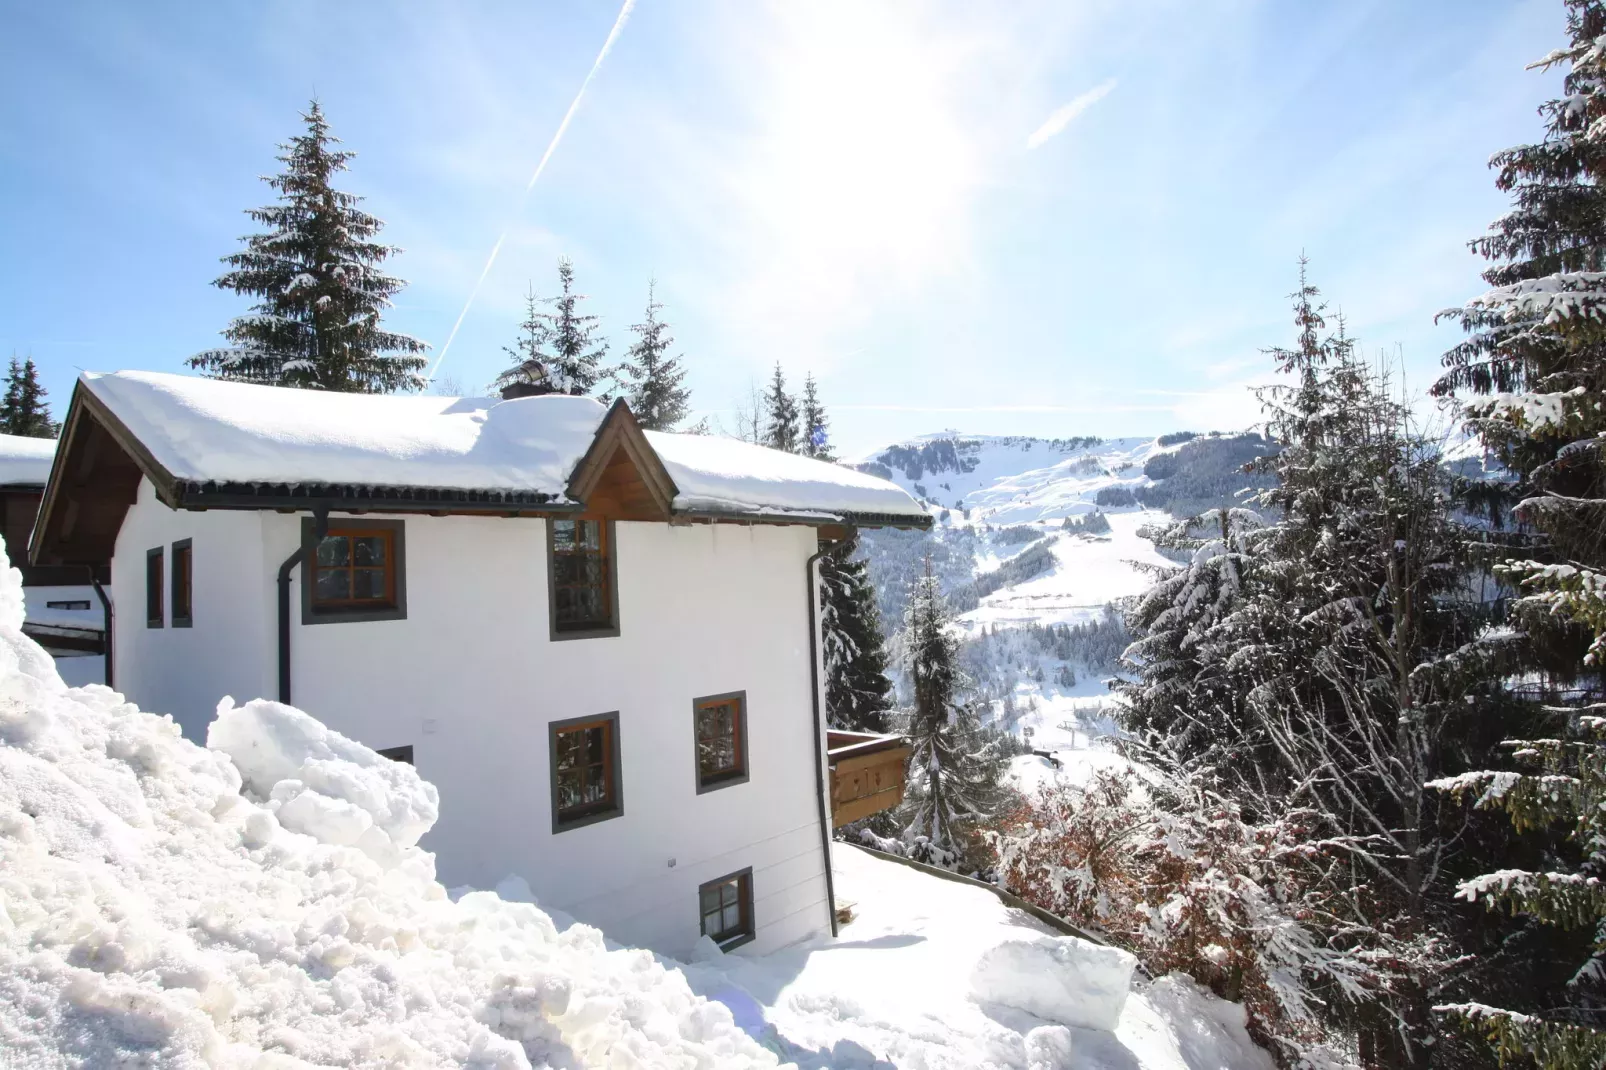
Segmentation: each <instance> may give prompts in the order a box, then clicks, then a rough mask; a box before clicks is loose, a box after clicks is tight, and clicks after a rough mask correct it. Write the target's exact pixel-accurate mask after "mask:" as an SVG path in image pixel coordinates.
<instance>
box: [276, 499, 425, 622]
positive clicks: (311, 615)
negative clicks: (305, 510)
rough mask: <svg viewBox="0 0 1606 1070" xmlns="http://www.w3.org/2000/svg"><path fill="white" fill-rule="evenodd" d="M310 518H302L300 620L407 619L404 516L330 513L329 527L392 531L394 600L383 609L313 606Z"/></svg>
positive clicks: (313, 548)
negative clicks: (382, 518) (323, 607)
mask: <svg viewBox="0 0 1606 1070" xmlns="http://www.w3.org/2000/svg"><path fill="white" fill-rule="evenodd" d="M312 525H313V518H312V517H310V516H304V517H302V518H301V555H302V556H301V623H302V624H361V623H365V622H368V621H381V620H406V619H407V523H406V521H404V520H374V519H369V518H368V517H366V516H340V517H330V518H329V527H330V528H343V527H353V528H359V527H360V528H374V529H376V530H384V531H392V532H395V536H394V537H393V539H392V540H391V541H392V545H393V546H394V547H395V550H396V562H395V569H396V604H395V605H394V606H386V607H384V608H383V609H337V610H327V609H325V610H317V611H314V610H313V608H312V571H313V569H312V562H313V553H314V552H315V550H316V549H317V546H316V540H314V539H313V537H312Z"/></svg>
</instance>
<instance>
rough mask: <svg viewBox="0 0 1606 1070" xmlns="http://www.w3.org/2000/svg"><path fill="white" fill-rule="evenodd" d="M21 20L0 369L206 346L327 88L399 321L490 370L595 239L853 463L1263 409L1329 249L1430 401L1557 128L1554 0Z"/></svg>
mask: <svg viewBox="0 0 1606 1070" xmlns="http://www.w3.org/2000/svg"><path fill="white" fill-rule="evenodd" d="M619 10H620V9H619V7H618V6H617V5H616V4H613V3H611V2H610V3H600V2H593V0H583V2H582V0H550V2H547V0H523V2H508V3H490V2H485V3H473V4H468V3H463V4H455V3H443V2H432V3H431V2H420V3H409V4H393V3H378V2H365V0H354V2H349V3H342V4H338V5H334V4H326V3H321V2H314V0H278V2H271V3H263V4H208V5H201V4H192V3H161V2H150V3H140V4H127V3H123V2H116V0H113V2H96V0H79V2H75V3H72V4H10V5H7V6H6V9H5V12H4V13H3V14H0V356H4V355H9V354H10V353H13V352H14V353H16V354H17V355H19V356H27V355H32V356H33V358H34V359H35V360H36V361H37V362H38V363H39V364H40V366H41V367H42V369H43V371H44V374H45V382H46V386H47V388H48V389H49V391H50V393H51V399H52V401H53V402H54V404H55V405H56V411H57V414H58V415H60V414H61V412H62V411H63V410H64V409H65V404H66V400H67V397H68V395H69V393H70V390H71V385H72V381H73V377H74V376H75V375H76V374H77V372H78V371H79V370H80V369H93V370H114V369H122V368H150V369H163V370H181V369H182V366H183V361H184V359H185V358H186V357H188V356H189V355H191V354H192V353H195V352H197V351H199V350H201V349H204V348H206V347H208V346H211V345H214V344H215V343H216V342H217V340H218V337H217V331H218V329H219V328H220V327H222V326H223V325H224V323H226V322H227V320H228V319H229V317H231V316H232V315H235V314H238V313H241V312H243V311H245V302H244V300H243V299H241V298H239V297H237V296H236V295H234V294H231V293H227V292H224V291H220V290H217V289H215V288H214V287H212V286H211V285H209V284H210V282H211V280H212V279H213V278H215V277H216V275H217V274H218V272H219V264H218V258H219V257H220V256H222V255H224V254H226V253H229V252H232V251H233V250H234V249H235V248H237V239H238V237H239V236H240V235H242V234H245V233H247V232H249V230H250V228H251V224H250V223H249V221H248V220H247V219H246V218H245V217H244V216H243V215H242V214H241V213H242V211H243V210H244V209H245V208H248V207H251V206H254V205H257V204H260V203H265V202H266V201H267V200H268V199H269V191H268V189H267V187H266V186H265V185H264V184H262V183H261V182H260V181H259V177H258V176H260V175H262V174H265V173H268V172H270V171H272V170H274V169H276V166H277V165H276V163H275V161H274V159H273V157H274V154H275V152H276V149H275V145H276V144H277V143H278V142H279V141H282V140H283V139H284V138H285V137H287V136H288V135H290V134H291V133H293V132H294V131H295V130H296V129H297V127H298V124H299V120H298V118H297V114H298V111H299V110H300V109H302V108H304V107H305V105H306V102H307V100H308V98H309V97H311V96H312V95H314V94H316V95H317V96H318V97H319V99H320V100H321V101H322V102H323V105H324V108H325V110H326V112H327V114H328V116H329V119H330V122H331V124H332V126H333V129H334V131H335V133H336V134H337V135H338V136H340V137H341V138H342V139H343V140H344V141H345V143H346V145H347V147H348V148H351V149H354V150H356V151H357V152H358V153H359V155H358V157H357V158H356V160H355V161H353V166H352V171H351V172H350V173H349V174H348V175H346V176H345V183H344V185H345V188H347V189H350V190H351V191H353V192H356V193H360V194H362V195H364V196H365V197H366V198H367V199H368V206H369V207H370V208H371V209H372V210H373V211H375V212H376V213H377V214H378V215H379V216H380V217H382V218H383V219H385V220H386V221H387V224H388V225H387V228H386V231H385V238H386V240H388V241H390V242H393V243H395V244H396V245H399V246H401V247H402V248H403V249H404V250H405V252H404V253H403V254H402V255H401V256H400V257H399V258H398V259H397V260H395V261H394V266H395V270H396V272H397V273H398V274H400V275H401V276H402V277H404V278H405V279H407V280H408V281H409V283H410V285H409V286H408V288H407V289H406V290H405V291H404V292H403V293H402V295H401V296H400V298H399V300H398V302H397V305H396V307H395V309H394V310H393V311H392V313H391V314H390V316H389V323H390V324H391V325H392V326H393V327H395V328H397V329H400V330H404V331H408V332H410V333H412V334H415V335H417V336H419V337H421V338H424V339H426V340H427V341H429V342H431V343H433V344H434V345H435V347H436V349H437V351H438V350H439V348H440V346H441V344H442V343H443V342H445V340H446V338H447V336H448V334H449V333H450V331H451V328H452V325H453V323H454V322H455V321H456V320H457V318H458V315H459V313H460V312H461V311H462V309H463V306H464V302H465V301H466V300H467V298H468V296H469V294H470V292H471V291H472V290H473V288H474V285H475V280H476V278H477V277H478V276H479V274H480V272H481V270H482V268H483V266H484V264H485V261H486V257H487V255H488V254H489V252H490V250H491V248H492V247H493V245H494V244H495V243H496V241H497V239H498V237H499V236H500V235H502V234H504V233H505V234H506V240H505V242H504V244H503V247H502V250H501V253H500V256H499V257H498V259H497V262H496V264H495V265H494V267H493V268H492V270H491V272H490V273H489V275H488V276H487V277H486V280H485V284H484V286H483V288H482V289H481V290H480V292H479V295H478V298H477V299H476V301H475V304H474V305H473V307H472V308H471V309H470V311H469V312H468V315H467V316H466V317H465V319H464V321H463V326H462V329H461V331H460V333H459V334H458V335H457V337H456V340H455V341H454V342H453V343H452V346H451V349H450V351H449V352H448V353H447V354H446V358H445V361H444V364H443V366H442V368H441V371H440V374H441V376H442V377H443V379H444V380H445V381H446V385H448V386H454V385H455V386H458V387H461V388H462V389H464V390H466V391H468V392H478V391H480V390H482V389H483V388H484V385H485V384H486V383H488V382H489V381H490V380H491V379H492V378H493V377H494V376H495V374H496V373H497V372H498V371H499V370H500V369H501V367H502V366H503V364H504V358H503V354H502V353H501V347H502V346H503V345H505V344H507V343H508V342H509V341H510V340H511V338H512V336H513V334H514V329H515V325H516V323H517V320H518V318H519V312H520V308H521V303H522V296H523V294H524V292H525V288H526V286H527V285H529V284H531V283H533V284H534V286H535V287H536V289H537V291H538V292H541V291H543V289H546V290H548V291H549V290H550V287H551V285H552V283H553V280H554V277H555V262H556V260H557V258H558V256H560V255H568V256H570V257H572V258H573V259H574V261H575V266H576V272H577V276H578V279H579V282H580V285H581V289H582V290H583V291H584V292H586V293H588V294H590V295H591V300H590V301H589V306H590V310H591V311H593V312H595V313H597V314H599V315H601V316H602V317H603V318H604V326H605V328H606V330H607V334H608V336H609V337H610V339H611V340H612V341H613V343H614V345H615V347H616V350H622V348H623V346H624V345H625V344H626V343H627V342H628V340H629V337H630V336H629V334H628V331H627V327H628V325H629V324H631V323H634V322H637V321H638V319H639V317H640V313H641V310H642V307H643V305H644V304H645V300H646V289H647V281H648V279H649V278H654V277H655V278H656V279H657V280H658V288H659V296H660V298H661V299H662V300H663V301H664V302H665V303H666V305H667V306H668V308H667V311H666V313H665V315H666V317H667V318H668V319H669V321H670V323H671V324H672V325H673V327H674V331H675V334H676V336H677V340H678V346H679V349H680V350H681V351H683V352H684V355H685V358H686V361H687V364H688V365H689V367H690V380H689V381H690V384H691V386H692V388H693V390H694V402H695V404H696V405H697V407H698V409H699V410H700V411H703V412H707V413H711V414H713V415H714V416H715V417H716V418H718V419H723V420H725V421H727V422H729V420H730V410H731V409H732V408H733V407H734V406H735V405H736V404H737V403H738V402H739V400H740V399H741V398H742V397H743V396H744V395H745V394H746V393H747V391H748V388H749V385H750V384H751V383H752V382H753V381H754V380H757V379H762V378H763V377H764V376H766V375H767V374H768V370H769V368H770V367H771V365H773V363H774V362H775V361H777V360H779V361H780V362H781V363H782V365H783V366H784V367H785V369H786V371H787V373H788V375H789V376H791V377H793V378H795V379H799V380H800V379H801V377H802V375H803V374H804V373H805V372H807V371H812V372H813V373H814V374H815V375H816V377H817V378H818V379H819V381H820V384H821V391H822V394H823V396H824V398H825V400H826V402H827V404H828V405H829V406H830V410H831V413H832V418H833V437H834V438H835V440H836V442H837V444H838V446H839V448H841V449H842V450H843V451H844V452H846V453H849V454H855V453H859V452H863V451H865V450H867V449H869V448H871V447H873V446H876V445H878V444H880V443H884V442H887V441H890V440H893V439H896V438H901V437H906V436H908V435H912V434H918V433H923V432H930V431H937V430H941V429H945V428H958V429H962V430H965V431H971V432H978V433H995V434H1008V433H1027V434H1041V435H1070V434H1097V435H1103V436H1116V435H1128V434H1154V433H1158V432H1162V431H1167V430H1175V429H1179V428H1193V429H1202V428H1207V427H1222V428H1227V427H1236V426H1242V425H1244V424H1245V423H1247V422H1248V421H1250V420H1252V419H1253V417H1254V408H1253V404H1252V401H1251V400H1250V399H1249V397H1248V394H1247V391H1246V388H1245V384H1248V383H1254V382H1260V381H1264V380H1265V379H1266V378H1267V377H1268V367H1269V365H1268V362H1267V360H1266V359H1265V358H1264V357H1262V356H1261V355H1260V353H1259V350H1260V349H1261V348H1262V347H1264V346H1268V345H1276V344H1281V343H1285V342H1286V341H1288V339H1289V337H1290V334H1291V328H1290V326H1289V315H1288V307H1287V301H1286V299H1285V296H1284V295H1286V294H1287V292H1288V291H1289V290H1291V289H1292V288H1293V285H1294V277H1295V276H1294V272H1295V260H1296V257H1297V256H1298V255H1299V253H1300V252H1301V250H1303V251H1305V252H1306V253H1307V254H1308V255H1309V256H1310V257H1311V258H1312V271H1313V275H1314V281H1316V282H1317V283H1318V284H1319V285H1320V286H1321V287H1322V289H1323V290H1324V291H1325V292H1326V293H1327V295H1328V296H1329V297H1330V299H1331V300H1332V301H1333V303H1334V304H1335V305H1340V306H1342V308H1343V310H1344V312H1345V314H1346V316H1347V317H1348V321H1349V323H1350V326H1351V331H1352V333H1354V334H1356V335H1358V336H1359V337H1360V339H1361V340H1362V342H1363V344H1364V345H1366V346H1367V348H1368V349H1369V350H1380V351H1387V352H1389V353H1391V354H1396V355H1397V356H1398V357H1399V358H1401V359H1402V360H1403V365H1404V368H1405V373H1406V381H1407V384H1408V386H1409V387H1410V388H1412V389H1420V388H1425V386H1426V385H1427V383H1428V382H1429V381H1430V380H1431V378H1432V376H1433V375H1434V372H1435V369H1436V367H1437V362H1438V357H1439V354H1440V353H1441V352H1442V351H1443V350H1444V349H1445V348H1447V347H1448V346H1449V345H1450V344H1451V343H1452V342H1453V341H1454V338H1455V330H1454V328H1453V327H1450V326H1435V325H1434V323H1433V316H1434V313H1435V312H1437V311H1438V310H1440V309H1442V308H1444V307H1446V306H1448V305H1452V304H1457V303H1460V302H1461V301H1463V300H1465V299H1467V298H1469V297H1471V296H1473V295H1475V294H1476V293H1477V292H1478V288H1479V281H1478V278H1477V275H1478V272H1479V270H1480V262H1479V261H1478V260H1477V259H1476V258H1474V257H1473V256H1472V254H1471V253H1469V252H1468V251H1467V248H1466V242H1467V240H1468V239H1470V238H1472V237H1474V236H1475V235H1476V234H1478V233H1479V232H1480V231H1481V230H1482V229H1483V228H1484V227H1485V226H1486V225H1487V223H1488V222H1489V220H1491V219H1493V218H1494V217H1495V216H1496V215H1498V214H1499V213H1500V212H1502V211H1503V210H1504V207H1505V203H1506V202H1505V198H1504V197H1503V196H1502V195H1501V194H1499V193H1498V192H1497V191H1496V190H1495V188H1494V185H1493V181H1492V176H1491V175H1490V173H1489V172H1488V170H1487V167H1486V162H1487V160H1488V158H1489V155H1490V154H1491V153H1492V152H1493V151H1495V150H1497V149H1499V148H1502V147H1504V146H1506V145H1509V144H1513V143H1516V142H1519V141H1524V140H1531V139H1533V138H1535V137H1536V136H1537V134H1538V130H1539V125H1538V119H1537V117H1536V115H1535V111H1534V109H1535V107H1536V106H1537V105H1538V104H1539V103H1540V101H1541V100H1543V99H1544V98H1545V96H1547V95H1549V94H1550V93H1551V92H1552V91H1553V90H1554V88H1555V87H1556V85H1557V84H1558V82H1559V76H1558V75H1556V74H1540V73H1536V72H1531V71H1525V70H1524V67H1525V65H1526V64H1527V63H1529V62H1531V61H1533V60H1535V59H1537V58H1539V57H1540V56H1541V55H1543V54H1544V53H1545V52H1547V51H1549V50H1550V49H1551V48H1553V47H1556V46H1557V45H1559V44H1560V43H1561V42H1562V11H1561V5H1560V3H1559V2H1558V0H1531V2H1519V0H1433V2H1428V0H1423V2H1417V3H1411V4H1400V3H1395V2H1387V0H1375V2H1366V0H1343V2H1339V0H1328V2H1314V0H1313V2H1309V3H1298V4H1288V3H1280V2H1274V0H1264V2H1249V0H1242V2H1238V0H1211V2H1209V3H1204V4H1200V3H1196V2H1183V0H1153V2H1145V3H1141V4H1136V3H1127V2H1124V0H1085V2H1074V0H1052V2H1041V3H1033V2H1031V0H1021V2H1018V3H1012V4H1009V5H994V4H986V5H981V4H973V3H939V2H927V3H863V2H860V3H826V2H814V3H806V4H805V3H801V2H796V3H786V4H759V3H753V2H749V0H725V2H712V3H703V2H696V0H674V2H673V3H671V2H669V0H639V2H637V3H636V4H635V5H634V7H633V10H632V12H631V14H630V17H629V19H628V20H627V21H626V23H625V25H624V26H623V28H622V30H621V32H620V34H619V36H618V38H617V41H616V44H615V46H614V48H613V50H612V51H611V53H610V54H609V55H608V56H607V58H606V60H605V61H604V63H603V65H602V67H601V68H600V70H599V71H598V73H597V75H596V77H595V79H594V80H593V81H592V83H591V85H590V87H589V89H588V90H587V93H586V96H585V98H584V100H583V101H582V102H581V104H580V106H579V108H578V110H577V112H576V114H575V116H574V120H573V122H572V124H571V125H570V127H569V129H568V131H567V133H566V135H565V137H564V139H563V141H562V143H561V144H560V145H559V146H558V148H557V150H556V151H555V153H554V154H553V156H552V158H551V161H550V162H549V164H548V166H547V168H546V170H545V172H544V174H543V175H542V176H541V179H540V181H539V182H538V183H537V185H536V186H535V188H534V189H533V191H531V192H530V194H529V196H528V197H527V198H525V197H524V189H525V185H526V183H527V182H528V181H529V178H530V175H531V172H532V171H533V169H534V167H535V165H536V163H537V161H538V160H539V159H540V158H541V156H542V154H543V152H544V151H545V149H546V148H547V146H548V144H549V143H550V141H551V138H552V135H553V133H554V131H555V130H556V128H557V126H558V123H559V121H560V120H561V119H562V117H563V115H564V114H565V112H566V111H567V110H568V108H569V106H570V104H571V102H572V101H573V99H574V96H575V93H576V91H577V89H578V88H579V86H580V84H581V82H582V81H583V80H584V78H585V76H586V74H587V72H588V71H589V70H590V69H591V68H592V65H593V61H594V60H595V59H596V56H597V52H598V50H599V48H600V47H601V45H602V42H603V41H604V39H605V38H606V37H607V36H608V33H609V30H610V28H611V27H612V26H613V25H614V24H615V20H616V18H617V16H618V14H619Z"/></svg>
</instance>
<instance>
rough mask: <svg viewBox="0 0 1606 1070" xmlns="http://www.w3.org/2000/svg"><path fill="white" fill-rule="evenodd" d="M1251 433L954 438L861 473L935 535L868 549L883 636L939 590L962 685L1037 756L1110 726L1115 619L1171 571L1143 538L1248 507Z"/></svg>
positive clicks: (911, 443)
mask: <svg viewBox="0 0 1606 1070" xmlns="http://www.w3.org/2000/svg"><path fill="white" fill-rule="evenodd" d="M1269 449H1270V445H1269V443H1267V441H1266V440H1265V439H1263V438H1261V437H1260V436H1259V435H1254V434H1228V435H1222V434H1203V435H1201V434H1193V433H1188V432H1179V433H1176V434H1168V435H1161V436H1159V437H1156V438H1118V439H1103V440H1101V439H1096V438H1091V437H1085V436H1073V437H1066V438H1053V439H1043V438H1028V437H1024V436H982V435H963V434H960V433H958V432H953V431H946V432H941V433H938V434H933V435H924V436H921V437H919V438H914V439H910V440H908V441H905V442H899V443H894V444H892V445H890V446H886V447H884V448H882V449H879V450H876V451H874V452H873V453H871V454H869V455H867V456H865V457H863V458H861V459H860V460H859V461H858V463H857V467H859V468H860V469H861V470H863V471H866V472H870V473H872V474H874V475H878V476H881V477H883V478H886V479H890V480H892V481H894V482H896V483H898V484H899V485H900V486H903V487H904V488H906V489H907V490H909V492H910V493H912V494H914V495H915V496H916V497H918V498H919V499H921V501H923V502H924V503H925V504H926V505H927V508H929V509H930V510H931V512H932V514H933V516H934V517H935V518H936V524H935V525H934V527H933V529H932V531H931V532H930V533H929V534H928V533H924V532H903V531H890V530H882V531H874V532H868V533H866V535H865V537H864V547H865V554H866V557H867V559H868V561H869V563H870V574H871V579H872V582H873V583H874V584H875V587H876V593H877V597H878V600H879V601H880V605H881V610H882V615H883V619H884V620H885V621H886V622H887V627H888V631H889V632H892V631H896V629H897V628H898V626H899V625H900V623H901V621H902V619H903V611H904V606H905V602H906V599H907V592H908V590H909V587H910V585H911V583H912V581H913V580H914V579H915V578H916V577H917V576H919V575H920V574H921V572H922V571H923V570H924V569H925V568H927V567H928V566H929V567H930V568H931V569H932V571H933V572H934V573H935V574H936V575H937V576H938V577H939V578H940V580H941V581H942V584H943V588H944V591H945V593H946V594H947V595H948V598H949V602H950V605H952V606H953V608H954V609H955V611H956V612H957V613H958V619H959V623H960V625H961V626H962V627H963V628H964V630H965V632H966V634H967V636H968V640H967V642H966V644H965V649H964V659H965V667H966V671H967V672H968V673H969V675H970V676H971V678H972V680H973V681H974V684H975V690H976V692H977V694H978V695H979V696H980V697H981V698H982V700H983V701H989V702H991V703H992V705H993V708H994V713H995V716H996V717H997V718H998V720H999V722H1000V723H1004V724H1010V725H1014V726H1017V727H1018V728H1020V729H1023V730H1024V729H1027V728H1030V729H1031V730H1032V732H1031V734H1032V736H1033V739H1034V740H1035V741H1036V742H1037V743H1038V744H1039V745H1043V746H1060V745H1064V746H1066V747H1079V746H1083V745H1085V743H1086V741H1087V739H1088V738H1089V737H1090V736H1096V735H1098V734H1100V732H1101V731H1103V730H1104V729H1105V728H1106V727H1107V719H1108V711H1107V710H1106V709H1105V705H1106V703H1107V702H1108V700H1109V690H1108V688H1107V686H1106V685H1105V683H1104V681H1105V680H1106V679H1108V678H1109V677H1110V676H1111V675H1113V674H1114V672H1115V667H1116V666H1115V659H1116V657H1117V656H1118V655H1119V653H1120V651H1121V650H1122V649H1123V648H1124V647H1125V645H1126V634H1125V631H1124V629H1123V628H1122V627H1121V624H1120V622H1119V619H1118V617H1117V615H1116V614H1115V613H1113V612H1112V611H1111V610H1112V606H1113V605H1114V603H1116V602H1118V601H1119V600H1120V599H1123V598H1126V597H1128V596H1130V595H1135V594H1137V593H1139V592H1140V591H1142V590H1143V589H1144V588H1145V587H1146V586H1147V585H1148V583H1149V582H1150V572H1149V570H1150V569H1152V568H1154V567H1158V566H1163V565H1166V564H1168V562H1167V561H1166V559H1165V558H1163V557H1162V556H1160V554H1159V553H1158V552H1157V551H1156V550H1155V549H1154V546H1153V544H1152V543H1150V542H1149V541H1148V540H1147V539H1144V538H1142V537H1141V536H1140V534H1139V532H1140V531H1141V530H1142V529H1143V528H1144V527H1145V526H1147V525H1150V524H1158V523H1163V522H1165V521H1167V520H1168V519H1170V518H1171V517H1173V516H1183V515H1191V514H1194V513H1198V512H1200V511H1203V510H1204V509H1207V508H1210V507H1211V506H1213V505H1227V504H1233V503H1236V502H1239V501H1241V500H1242V496H1243V494H1244V492H1245V491H1247V490H1250V489H1252V488H1255V487H1257V486H1260V485H1263V483H1262V481H1261V480H1260V478H1259V477H1257V476H1253V475H1250V474H1246V473H1245V472H1244V471H1243V468H1244V465H1245V464H1246V463H1247V462H1248V461H1250V460H1252V459H1253V458H1254V457H1257V456H1260V455H1262V454H1264V453H1265V452H1267V451H1269Z"/></svg>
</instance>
